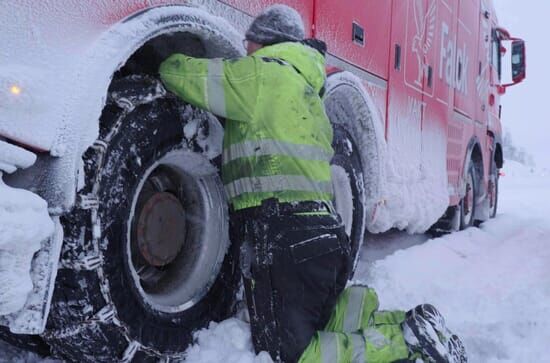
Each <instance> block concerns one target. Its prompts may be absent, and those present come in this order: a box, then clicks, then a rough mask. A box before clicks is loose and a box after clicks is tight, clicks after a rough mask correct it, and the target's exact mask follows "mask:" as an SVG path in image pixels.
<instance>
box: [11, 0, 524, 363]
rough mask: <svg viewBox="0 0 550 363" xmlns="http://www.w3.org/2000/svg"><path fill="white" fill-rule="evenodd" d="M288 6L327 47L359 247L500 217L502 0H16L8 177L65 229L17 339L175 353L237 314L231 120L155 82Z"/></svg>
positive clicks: (340, 164) (117, 351)
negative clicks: (177, 62)
mask: <svg viewBox="0 0 550 363" xmlns="http://www.w3.org/2000/svg"><path fill="white" fill-rule="evenodd" d="M275 2H278V3H285V4H287V5H290V6H292V7H294V8H296V9H297V10H298V11H299V12H300V13H301V14H302V17H303V20H304V22H305V24H306V29H307V32H308V36H310V37H315V38H319V39H322V40H324V41H326V42H327V44H328V49H329V52H328V53H329V54H328V56H327V74H328V80H327V84H326V92H325V96H324V100H325V104H326V110H327V114H328V115H329V118H330V120H331V122H332V123H333V126H334V135H335V137H334V149H335V152H336V154H335V157H334V159H333V162H332V164H333V175H334V180H335V181H334V186H335V189H336V196H335V203H336V206H337V209H338V211H339V212H340V214H341V215H342V217H343V219H344V221H345V223H346V227H347V232H348V234H349V235H350V237H351V240H352V242H353V251H354V253H355V254H356V255H357V254H358V252H359V249H360V246H361V244H362V242H363V240H364V237H365V233H366V232H367V231H368V232H370V233H379V232H384V231H386V230H389V229H391V228H398V229H406V230H408V231H409V232H411V233H414V232H424V231H427V230H431V231H432V232H434V233H445V232H451V231H454V230H458V229H462V228H466V227H468V226H472V225H476V224H479V223H481V222H483V221H485V220H487V219H489V218H490V217H494V216H495V214H496V209H497V199H498V175H499V169H500V168H501V167H502V164H503V153H502V141H501V138H502V135H501V134H502V133H501V124H500V114H501V105H500V97H501V96H502V95H503V94H504V93H505V90H506V88H507V87H508V86H511V85H514V84H517V83H519V82H521V81H522V80H523V79H524V78H525V74H526V65H525V64H526V63H525V62H526V54H525V44H524V42H523V41H522V40H520V39H516V38H514V37H512V36H511V35H510V33H509V32H508V31H506V30H505V29H503V28H501V27H500V26H499V24H498V20H497V16H496V14H495V10H494V7H493V4H492V1H491V0H387V1H380V0H361V1H359V0H349V1H345V2H342V1H336V0H324V1H320V0H285V1H280V0H278V1H274V0H258V1H245V0H224V1H215V0H202V1H199V0H194V1H193V0H190V1H183V0H181V1H176V0H174V1H170V0H148V1H141V0H140V1H138V0H124V1H116V2H99V1H91V0H86V1H70V2H67V1H61V0H49V1H34V0H8V2H7V3H6V4H4V6H3V9H4V10H3V11H2V12H0V21H1V22H2V24H3V25H2V26H3V30H2V32H1V34H0V43H1V44H2V48H3V53H2V63H1V64H0V95H1V97H0V100H1V101H0V171H3V172H4V175H3V177H2V178H3V180H4V182H5V183H6V185H9V186H10V187H17V188H20V189H23V190H26V191H28V192H29V193H31V192H32V193H34V194H36V195H39V196H40V197H41V198H43V199H44V200H46V202H47V203H48V212H47V214H49V217H48V218H51V220H52V221H53V223H54V225H55V232H54V233H53V234H52V235H51V236H50V237H49V238H48V239H47V240H46V241H43V242H42V244H41V248H40V249H39V250H38V251H37V252H36V253H35V254H34V255H33V257H32V262H31V263H30V265H29V266H26V270H30V271H31V278H32V281H33V286H34V287H33V290H32V291H31V292H30V293H28V296H25V297H24V299H23V301H26V302H25V304H24V305H22V306H18V307H17V310H16V309H13V308H12V310H13V311H9V314H8V313H6V314H4V315H2V316H0V325H3V327H0V337H2V338H3V339H5V340H8V341H10V342H12V343H15V344H19V345H24V346H27V347H31V348H34V349H39V350H40V349H51V351H52V352H53V353H55V354H56V355H58V356H61V357H64V358H65V359H68V360H72V361H79V362H112V361H116V360H121V361H125V362H128V361H132V360H133V361H146V362H149V361H168V360H170V359H177V358H178V357H180V358H181V356H182V354H183V352H184V351H185V349H186V347H187V346H188V344H189V343H191V342H192V340H193V337H192V333H193V332H194V331H196V330H197V329H200V328H202V327H204V326H206V325H207V324H208V322H210V321H212V320H220V319H224V318H227V317H228V316H230V315H231V314H232V312H233V311H234V305H235V301H236V300H237V295H238V290H239V272H238V271H239V268H238V261H236V260H235V256H236V255H238V254H237V253H235V251H233V250H232V248H233V247H232V245H231V243H230V241H229V237H228V225H227V223H228V222H227V215H228V212H227V203H226V198H225V194H224V192H223V188H222V184H221V182H220V178H219V175H218V168H217V167H218V165H219V155H220V149H221V139H222V136H223V127H222V126H221V125H222V124H221V123H220V122H219V120H217V119H216V118H215V117H214V116H212V115H211V114H208V113H206V112H204V111H201V110H197V109H195V108H193V107H192V106H190V105H186V104H183V103H181V102H180V101H178V100H176V99H175V98H174V97H172V96H171V95H169V94H167V93H166V92H165V91H164V89H163V88H162V87H158V84H157V83H156V82H155V78H156V77H157V71H158V65H159V64H160V62H162V60H164V59H165V58H166V57H168V56H169V55H170V54H172V53H174V52H180V53H186V54H189V55H192V56H196V57H208V58H213V57H237V56H241V55H243V52H244V49H243V47H242V38H243V35H242V34H243V33H244V30H245V29H246V27H247V25H248V24H249V23H250V21H251V19H252V17H253V16H254V15H255V14H257V13H259V12H260V11H261V10H262V9H264V8H265V7H267V6H269V5H271V4H273V3H275ZM8 9H9V11H8ZM2 198H3V196H2V195H0V204H1V202H2ZM159 220H168V221H170V222H169V223H161V222H159ZM28 223H29V224H32V221H28ZM0 242H2V243H3V245H2V246H3V248H4V249H3V250H1V251H0V254H1V253H6V251H9V250H10V248H11V249H13V250H15V249H17V248H19V247H18V243H17V241H0ZM367 243H368V241H367ZM32 252H33V253H34V251H32ZM0 257H1V256H0ZM29 261H31V258H30V257H29ZM24 267H25V266H24ZM0 271H1V270H0ZM1 273H2V272H0V274H1ZM0 277H2V276H0ZM2 281H3V280H2ZM14 293H15V292H14ZM25 299H26V300H25ZM0 300H1V299H0ZM1 306H2V301H0V307H1ZM0 311H1V310H0ZM6 312H7V311H6Z"/></svg>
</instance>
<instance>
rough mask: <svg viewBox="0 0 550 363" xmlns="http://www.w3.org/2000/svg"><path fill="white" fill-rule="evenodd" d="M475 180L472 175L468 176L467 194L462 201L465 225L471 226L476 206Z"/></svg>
mask: <svg viewBox="0 0 550 363" xmlns="http://www.w3.org/2000/svg"><path fill="white" fill-rule="evenodd" d="M473 185H474V179H473V177H472V174H468V181H467V183H466V194H465V195H464V199H463V201H462V210H463V216H464V224H465V225H470V223H471V221H472V217H473V206H474V189H473Z"/></svg>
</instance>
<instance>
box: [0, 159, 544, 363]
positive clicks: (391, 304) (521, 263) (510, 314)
mask: <svg viewBox="0 0 550 363" xmlns="http://www.w3.org/2000/svg"><path fill="white" fill-rule="evenodd" d="M503 172H504V174H506V176H504V177H502V178H501V184H500V187H501V193H500V211H499V214H498V216H497V218H496V219H494V220H490V221H488V222H486V223H484V224H483V225H482V226H481V228H479V229H478V228H470V229H468V230H466V231H462V232H457V233H454V234H451V235H448V236H444V237H442V238H437V239H429V237H428V236H427V235H423V234H417V235H412V236H409V235H406V234H404V233H402V232H395V231H392V232H390V233H386V234H384V235H377V236H367V240H366V243H365V245H364V247H363V250H362V256H361V259H360V262H359V265H358V270H357V274H356V279H357V280H360V281H363V282H367V283H368V284H369V285H371V286H373V287H375V288H376V290H377V292H378V294H379V296H380V300H381V308H382V309H408V308H411V307H413V306H415V305H417V304H421V303H424V302H429V303H432V304H434V305H435V306H437V307H438V308H439V309H440V310H441V311H442V313H443V314H444V316H445V317H446V320H447V325H448V327H449V328H450V329H451V330H453V331H454V332H456V333H457V334H459V335H460V336H461V337H462V338H463V340H464V342H465V344H466V347H467V351H468V354H469V358H470V362H482V363H491V362H539V361H541V360H544V357H549V356H550V345H549V344H548V342H550V304H548V301H550V267H549V265H548V261H550V243H549V242H550V176H548V175H546V176H544V175H539V174H537V173H536V172H534V171H532V170H530V169H527V168H525V167H523V166H522V165H519V164H516V163H513V162H509V163H507V164H506V165H505V168H504V170H503ZM186 358H187V360H186V362H193V363H196V362H211V363H216V362H224V363H228V362H250V363H266V362H269V361H270V360H269V358H268V357H267V356H266V354H265V353H264V354H260V355H259V356H257V355H255V354H254V353H253V350H252V343H251V340H250V331H249V327H248V324H247V323H246V322H245V321H243V320H241V319H240V318H238V317H234V318H232V319H228V320H226V321H223V322H221V323H214V322H212V323H211V324H210V326H209V327H208V328H207V329H204V330H202V331H199V332H197V333H196V343H195V345H193V346H191V347H190V348H189V349H188V350H187V357H186ZM0 362H2V363H3V362H20V363H46V362H47V363H52V362H56V361H54V360H51V358H50V359H46V360H43V359H40V358H38V357H36V356H34V355H32V354H30V353H27V352H22V351H19V350H16V349H14V348H12V347H9V346H7V345H5V344H3V343H0Z"/></svg>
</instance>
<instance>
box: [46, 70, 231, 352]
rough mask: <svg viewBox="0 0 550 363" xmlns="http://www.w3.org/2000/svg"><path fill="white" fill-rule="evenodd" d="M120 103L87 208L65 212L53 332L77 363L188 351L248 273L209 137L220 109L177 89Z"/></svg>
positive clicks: (100, 151) (92, 158) (89, 177)
mask: <svg viewBox="0 0 550 363" xmlns="http://www.w3.org/2000/svg"><path fill="white" fill-rule="evenodd" d="M115 82H116V81H115ZM140 82H141V80H140V79H139V78H130V79H123V80H122V81H121V82H119V83H118V90H119V91H121V92H123V93H124V92H130V93H131V91H132V89H131V88H133V87H135V88H136V89H137V90H139V89H140V88H144V87H147V84H146V85H141V84H140ZM115 85H116V84H115ZM128 88H130V89H128ZM112 89H113V86H112V87H111V90H112ZM113 95H114V92H111V93H110V99H111V98H113V97H114V96H113ZM119 101H120V102H116V103H115V102H110V104H108V105H107V106H106V107H105V109H104V111H103V114H102V117H101V129H100V138H99V140H97V141H96V142H95V144H94V146H93V147H91V148H90V149H88V151H87V152H86V153H85V155H84V157H83V160H84V171H85V178H84V179H85V180H84V185H83V186H82V189H81V190H80V191H79V194H78V198H77V205H76V207H75V208H74V209H73V211H72V212H71V213H70V214H68V215H66V216H64V217H63V218H62V223H63V226H64V232H65V240H64V247H63V250H62V257H61V261H60V266H61V267H60V270H59V272H58V276H57V280H56V286H55V291H54V296H53V301H52V304H51V310H50V315H49V319H48V324H47V330H46V332H45V333H44V334H43V338H44V339H45V341H46V342H48V344H49V345H50V347H51V349H52V352H53V353H54V354H55V355H59V356H61V357H63V358H65V359H67V360H69V361H74V362H114V361H125V362H130V361H137V362H149V361H151V362H153V361H154V362H158V361H160V360H163V361H164V360H166V361H167V360H168V359H171V358H177V357H179V358H181V355H182V353H183V352H184V351H185V350H186V348H187V346H188V345H189V344H190V343H192V342H193V332H195V331H196V330H198V329H201V328H204V327H206V326H207V325H208V323H209V322H210V321H212V320H214V321H220V320H223V319H226V318H227V317H229V316H230V314H231V313H232V312H233V307H234V302H235V298H236V291H237V289H238V286H239V281H240V279H239V278H240V275H239V273H238V269H237V262H236V261H235V260H234V257H235V258H236V256H237V255H238V254H237V253H235V251H232V250H231V246H230V243H229V234H228V213H227V202H226V199H225V194H224V190H223V185H222V184H221V181H220V178H219V175H218V172H217V170H218V169H217V168H216V167H215V165H214V164H215V163H214V162H213V161H212V160H210V158H209V157H207V155H208V154H209V152H208V151H209V150H207V149H208V148H209V146H208V145H204V143H202V142H201V136H200V134H202V135H203V136H204V133H207V132H208V130H205V129H208V124H207V123H206V124H205V123H203V120H207V119H208V117H212V116H209V115H208V114H206V113H205V112H202V111H198V110H196V109H194V108H192V107H191V106H189V105H183V104H182V103H180V102H179V101H177V100H176V99H174V98H170V97H165V96H163V97H160V98H155V97H154V96H153V97H151V95H149V96H148V97H145V98H142V99H141V101H140V102H137V101H136V98H135V97H134V98H132V97H130V96H128V97H126V98H122V99H119ZM136 102H137V103H138V104H137V105H136V104H135V103H136ZM125 103H126V105H125V106H124V107H121V105H124V104H125ZM216 122H217V120H216ZM184 127H185V130H184ZM220 129H221V127H220ZM201 144H202V146H201ZM220 147H221V145H220ZM210 151H211V150H210Z"/></svg>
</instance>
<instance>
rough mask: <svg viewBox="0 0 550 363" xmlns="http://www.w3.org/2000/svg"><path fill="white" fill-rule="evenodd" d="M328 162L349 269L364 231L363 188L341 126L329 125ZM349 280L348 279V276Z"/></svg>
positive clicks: (355, 151) (356, 153) (356, 152)
mask: <svg viewBox="0 0 550 363" xmlns="http://www.w3.org/2000/svg"><path fill="white" fill-rule="evenodd" d="M333 130H334V138H333V143H332V147H333V148H334V157H333V158H332V161H331V166H332V178H333V185H334V196H335V201H334V204H335V207H336V211H337V212H338V214H340V217H341V218H342V221H343V222H344V225H345V227H346V233H347V235H348V236H349V237H350V242H351V253H352V254H351V255H352V256H353V258H354V265H353V270H354V271H355V266H356V265H357V261H358V258H359V249H360V248H361V245H362V244H363V237H364V231H365V205H364V198H365V196H364V192H365V189H364V188H363V167H362V164H361V158H360V156H359V149H358V148H357V146H356V144H355V142H354V140H353V138H352V136H351V135H350V133H349V132H348V131H347V130H346V128H345V127H344V125H342V124H333ZM350 278H351V276H350Z"/></svg>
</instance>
